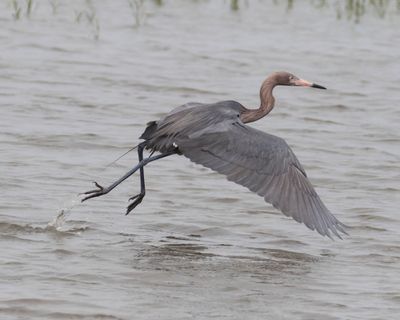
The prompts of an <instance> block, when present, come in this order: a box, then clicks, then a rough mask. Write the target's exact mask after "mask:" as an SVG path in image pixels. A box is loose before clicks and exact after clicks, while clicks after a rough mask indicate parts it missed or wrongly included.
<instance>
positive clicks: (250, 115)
mask: <svg viewBox="0 0 400 320" xmlns="http://www.w3.org/2000/svg"><path fill="white" fill-rule="evenodd" d="M276 85H277V83H276V81H275V79H274V78H271V77H269V78H267V79H266V80H265V81H264V82H263V84H262V85H261V89H260V107H259V108H258V109H247V108H244V109H243V111H242V113H241V115H240V119H241V120H242V121H243V122H244V123H249V122H253V121H257V120H258V119H261V118H263V117H265V116H266V115H267V114H268V113H270V112H271V110H272V109H273V108H274V104H275V99H274V96H273V95H272V90H273V89H274V87H275V86H276Z"/></svg>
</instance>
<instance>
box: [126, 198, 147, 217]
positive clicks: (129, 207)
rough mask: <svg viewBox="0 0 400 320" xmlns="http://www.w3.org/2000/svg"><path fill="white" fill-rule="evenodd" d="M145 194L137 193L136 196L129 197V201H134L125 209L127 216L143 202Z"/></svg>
mask: <svg viewBox="0 0 400 320" xmlns="http://www.w3.org/2000/svg"><path fill="white" fill-rule="evenodd" d="M144 196H145V193H139V194H137V195H136V196H133V197H130V198H129V200H135V201H133V202H132V203H131V204H129V206H128V208H127V209H126V214H125V215H128V214H129V212H131V211H132V210H133V209H135V208H136V207H137V206H138V205H139V204H140V203H141V202H142V200H143V198H144Z"/></svg>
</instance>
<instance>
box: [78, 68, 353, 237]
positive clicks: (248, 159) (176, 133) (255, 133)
mask: <svg viewBox="0 0 400 320" xmlns="http://www.w3.org/2000/svg"><path fill="white" fill-rule="evenodd" d="M278 85H283V86H299V87H312V88H318V89H325V87H323V86H320V85H318V84H315V83H311V82H308V81H306V80H304V79H299V78H298V77H296V76H294V75H293V74H291V73H288V72H275V73H273V74H271V75H270V76H269V77H268V78H267V79H265V81H264V82H263V84H262V85H261V89H260V107H259V108H257V109H247V108H245V107H244V106H243V105H241V104H240V103H238V102H235V101H222V102H218V103H214V104H201V103H188V104H185V105H183V106H180V107H178V108H175V109H174V110H172V111H171V112H170V113H169V114H167V115H166V116H165V117H164V118H163V119H161V120H159V121H152V122H149V123H148V125H147V128H146V129H145V131H144V132H143V134H142V136H141V137H140V138H141V139H144V141H143V142H142V143H140V144H139V145H138V146H137V147H138V159H139V163H138V164H137V165H136V166H135V167H134V168H132V169H131V170H129V171H128V172H127V173H126V174H125V175H124V176H122V177H121V178H120V179H118V180H117V181H115V182H114V183H112V184H111V185H110V186H108V187H107V188H104V187H102V186H101V185H99V184H98V183H96V182H95V185H96V187H97V189H95V190H90V191H87V192H85V194H86V195H87V196H86V197H85V198H84V199H82V201H85V200H88V199H90V198H95V197H99V196H102V195H105V194H107V193H109V192H110V191H111V190H113V189H114V188H115V187H116V186H117V185H119V184H120V183H121V182H123V181H124V180H125V179H127V178H128V177H130V176H131V175H132V174H133V173H135V172H136V171H137V170H140V193H139V194H137V195H135V196H133V197H131V198H130V200H132V202H131V203H130V204H129V205H128V208H127V211H126V214H128V213H129V212H131V211H132V210H133V209H134V208H136V206H137V205H139V204H140V203H141V202H142V200H143V198H144V196H145V194H146V188H145V179H144V167H145V166H146V165H147V164H148V163H149V162H152V161H156V160H158V159H161V158H165V157H168V156H171V155H174V154H181V155H184V156H185V157H187V158H189V159H190V160H191V161H193V162H195V163H198V164H201V165H203V166H205V167H207V168H210V169H212V170H214V171H216V172H219V173H221V174H223V175H225V176H226V177H227V178H228V180H230V181H233V182H236V183H238V184H240V185H242V186H245V187H247V188H248V189H249V190H251V191H252V192H255V193H257V194H258V195H260V196H262V197H263V198H264V199H265V201H266V202H269V203H271V204H272V205H273V206H274V207H276V208H277V209H279V210H281V211H282V212H283V213H284V214H285V215H287V216H290V217H292V218H293V219H295V220H296V221H298V222H302V223H304V224H305V225H306V226H307V227H308V228H310V229H312V230H317V231H318V232H319V233H320V234H321V235H323V236H328V237H330V238H332V234H333V235H336V236H337V237H339V238H341V236H340V233H344V234H346V232H345V230H344V227H345V225H344V224H343V223H341V222H340V221H339V220H337V219H336V218H335V217H334V216H333V215H332V213H330V211H329V210H328V209H327V208H326V207H325V205H324V204H323V203H322V201H321V199H320V198H319V196H318V195H317V193H316V192H315V190H314V188H313V187H312V185H311V183H310V181H309V180H308V178H307V175H306V173H305V171H304V169H303V167H302V166H301V164H300V162H299V161H298V160H297V158H296V156H295V155H294V153H293V151H292V150H291V149H290V147H289V146H288V145H287V144H286V142H285V141H284V140H283V139H281V138H278V137H276V136H273V135H270V134H267V133H265V132H262V131H260V130H256V129H254V128H252V127H250V126H248V125H246V124H247V123H250V122H253V121H256V120H259V119H261V118H263V117H265V116H266V115H267V114H268V113H269V112H271V110H272V109H273V107H274V103H275V99H274V97H273V95H272V90H273V89H274V87H275V86H278ZM144 149H150V150H152V151H153V152H154V151H158V152H160V154H159V155H155V156H153V152H152V153H151V155H150V156H149V157H148V158H146V159H145V158H144V156H143V151H144Z"/></svg>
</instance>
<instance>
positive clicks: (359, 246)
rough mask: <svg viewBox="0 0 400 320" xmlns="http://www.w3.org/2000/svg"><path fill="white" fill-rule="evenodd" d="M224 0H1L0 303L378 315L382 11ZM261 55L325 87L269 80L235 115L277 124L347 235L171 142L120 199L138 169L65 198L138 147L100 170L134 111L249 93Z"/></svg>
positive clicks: (391, 146) (181, 313)
mask: <svg viewBox="0 0 400 320" xmlns="http://www.w3.org/2000/svg"><path fill="white" fill-rule="evenodd" d="M50 3H53V4H56V3H59V6H58V7H57V9H56V12H53V11H52V7H51V5H50ZM91 3H92V7H91V6H90V4H91ZM240 4H241V7H240V10H237V11H231V9H230V7H229V3H228V2H224V1H212V2H211V1H209V2H206V1H174V2H172V1H170V2H167V3H165V4H163V5H162V6H157V5H156V4H155V3H154V2H145V7H144V8H142V15H141V16H142V18H141V21H140V22H141V25H140V26H135V24H136V22H135V17H134V14H132V11H131V9H130V7H129V6H128V3H127V2H124V1H119V2H116V1H93V2H83V1H58V2H57V1H52V2H48V1H35V2H34V6H33V11H32V13H31V16H30V18H28V17H26V14H25V11H23V12H22V14H21V17H20V19H18V20H15V19H14V18H13V17H12V14H13V8H12V6H10V5H9V3H8V2H2V3H1V4H0V25H1V27H2V28H0V42H1V44H2V49H1V54H0V87H1V90H0V108H1V117H0V145H1V149H0V152H1V157H0V170H1V177H2V179H1V180H2V182H1V190H2V197H1V200H0V241H1V242H0V243H1V256H0V266H1V267H0V282H1V290H0V318H1V319H27V318H29V319H191V318H194V319H210V318H217V319H223V318H226V319H266V318H269V319H318V318H324V319H397V317H398V314H399V312H400V277H399V270H400V237H399V231H398V230H399V229H400V215H399V210H398V208H399V204H400V196H399V191H400V189H399V180H400V170H399V160H400V142H399V141H400V140H399V136H400V129H399V121H400V108H399V107H400V106H399V101H400V99H399V98H400V96H399V92H398V84H399V83H400V72H399V62H398V58H399V55H400V47H399V43H400V33H399V32H398V30H400V29H399V27H400V23H399V15H397V14H387V15H386V16H385V18H383V19H381V18H379V17H377V16H376V15H375V14H373V13H372V12H367V13H366V14H365V16H363V17H362V18H361V21H360V23H354V22H353V21H351V20H346V19H341V20H337V18H336V13H335V10H334V8H331V7H325V8H321V9H317V8H315V7H311V6H309V5H295V6H294V7H293V8H292V10H290V11H289V12H287V10H286V6H285V5H273V4H272V2H269V1H264V2H261V1H260V2H255V1H254V2H253V1H252V2H250V1H249V2H248V3H247V4H245V3H241V2H240ZM22 5H25V4H24V3H23V2H22V1H21V6H22ZM86 14H87V15H86ZM93 14H94V15H93ZM79 16H80V18H79ZM87 16H90V17H91V19H92V20H91V21H90V19H88V18H87ZM85 17H86V18H85ZM78 20H79V21H78ZM96 24H98V26H99V27H98V28H97V27H96ZM96 38H98V39H97V40H96ZM275 70H287V71H291V72H293V73H294V74H296V75H298V76H300V77H304V78H306V79H309V80H311V81H315V82H317V83H320V84H321V85H324V86H327V87H328V88H329V90H326V91H322V90H321V91H319V90H305V89H304V90H302V89H298V88H296V89H294V88H277V89H276V90H275V97H276V99H277V104H276V107H275V109H274V110H273V112H272V113H271V114H270V115H269V116H268V118H265V119H263V120H260V121H259V122H257V123H256V124H254V126H255V127H257V128H259V129H262V130H265V131H268V132H269V133H272V134H276V135H279V136H281V137H283V138H285V139H286V140H287V142H288V143H289V145H291V146H292V148H293V150H294V151H295V153H296V154H297V155H298V157H299V159H300V161H301V162H302V164H303V165H304V167H305V169H306V171H307V173H308V176H309V177H310V178H311V180H312V182H313V184H314V185H315V186H316V187H317V190H318V192H319V194H320V195H321V197H322V199H323V200H324V202H325V204H326V205H327V206H328V207H329V208H330V209H331V210H332V212H334V213H335V215H336V216H337V217H338V218H339V219H340V220H341V221H343V222H344V223H345V224H347V225H349V226H350V229H349V232H350V234H351V237H347V238H346V239H345V240H343V241H334V242H333V241H331V240H329V239H326V238H322V237H320V236H319V235H318V234H317V233H315V232H312V231H310V230H308V229H307V228H306V227H305V226H303V225H300V224H298V223H296V222H294V221H293V220H291V219H288V218H286V217H284V216H283V215H281V214H279V213H278V212H277V211H276V210H274V209H273V208H272V207H271V206H270V205H267V204H265V203H264V202H263V200H262V198H259V197H257V196H255V195H253V194H251V193H250V192H248V191H247V190H246V189H244V188H242V187H240V186H237V185H234V184H232V183H229V182H227V181H226V180H225V179H224V178H223V177H222V176H220V175H218V174H215V173H212V172H211V171H209V170H207V169H204V168H202V167H199V166H196V165H194V164H192V163H191V162H189V161H188V160H186V159H184V158H182V157H171V158H166V159H163V160H160V161H157V162H156V163H152V164H150V165H149V166H148V168H146V178H147V188H148V189H147V195H146V198H145V200H144V201H143V203H142V204H141V205H140V206H139V207H137V208H136V209H135V211H134V212H132V213H131V214H130V215H128V216H124V212H125V208H126V205H127V199H128V198H129V197H130V196H131V195H133V194H136V193H137V192H138V190H139V179H138V176H137V175H136V176H135V177H133V178H131V179H130V180H128V181H127V182H125V183H124V184H122V185H121V186H120V187H118V188H117V189H115V190H114V191H113V192H112V193H110V194H109V195H107V196H105V197H102V198H98V199H94V200H91V201H88V202H87V203H84V204H82V205H81V204H80V203H79V196H77V194H78V193H79V192H83V191H86V190H88V189H91V188H92V187H93V186H92V184H91V182H92V181H93V180H96V181H98V182H99V183H102V184H108V183H111V182H112V181H114V180H115V179H116V178H117V177H119V176H121V175H122V174H123V173H125V172H126V171H127V170H129V168H130V167H131V166H132V165H133V164H134V163H135V162H136V161H137V160H136V155H135V152H133V153H131V154H129V155H127V156H126V157H125V158H123V159H122V160H120V161H119V162H118V163H117V164H116V165H114V166H110V167H106V165H107V164H108V163H109V162H111V161H112V160H113V159H115V158H116V157H117V156H118V155H120V154H122V153H123V152H125V151H126V150H127V149H129V147H131V146H133V145H135V144H136V143H137V141H138V139H137V137H138V136H139V135H140V134H141V132H142V131H143V128H144V125H145V123H146V122H148V121H150V120H155V119H157V118H159V117H160V116H161V115H162V114H164V113H166V112H168V111H169V110H170V109H172V108H173V107H175V106H178V105H180V104H183V103H185V102H188V101H200V102H213V101H219V100H225V99H235V100H237V101H239V102H241V103H243V104H244V105H247V106H254V107H256V106H257V104H258V102H259V101H258V89H259V86H260V84H261V81H262V80H263V79H264V77H265V76H266V75H267V74H269V73H270V72H272V71H275ZM62 210H63V212H64V214H63V215H61V216H60V217H58V219H57V216H58V215H59V214H60V213H61V212H62Z"/></svg>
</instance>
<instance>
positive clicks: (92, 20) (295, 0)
mask: <svg viewBox="0 0 400 320" xmlns="http://www.w3.org/2000/svg"><path fill="white" fill-rule="evenodd" d="M98 1H100V0H96V1H94V0H80V1H74V2H73V3H71V2H69V0H47V2H46V1H44V0H8V4H9V5H8V7H9V8H10V18H12V19H14V20H20V19H22V18H28V19H29V18H31V17H32V18H34V16H35V12H36V9H37V8H38V7H39V6H41V7H42V8H43V7H44V6H48V7H49V9H50V12H52V14H53V15H58V14H61V10H60V8H61V7H64V8H68V7H69V8H72V9H73V12H74V13H75V15H74V16H75V22H76V23H84V24H86V25H88V26H89V28H90V30H91V33H92V34H93V38H94V39H96V40H97V39H99V36H100V21H99V19H98V17H97V12H96V5H97V4H98ZM114 1H116V2H119V3H121V2H122V3H125V4H126V7H127V9H130V12H131V14H132V27H140V26H141V25H143V24H144V23H145V20H146V17H147V16H148V12H147V9H148V7H147V8H146V5H148V4H152V5H156V6H157V7H158V8H160V9H161V10H162V7H166V6H168V5H169V4H170V3H171V1H172V0H114ZM187 1H189V0H187ZM211 1H212V2H215V1H217V0H191V2H193V3H196V4H201V3H210V2H211ZM219 1H220V3H222V4H223V5H225V6H226V8H227V12H229V11H231V12H235V13H237V12H239V11H242V10H246V9H248V8H249V7H251V6H252V5H253V4H254V2H253V1H250V0H219ZM260 4H261V5H265V6H268V5H273V6H278V7H282V8H284V10H285V11H286V12H287V13H288V14H290V13H291V11H294V10H295V9H296V8H297V7H301V6H307V7H309V9H310V10H316V11H317V12H318V10H319V11H321V10H324V11H325V12H327V11H331V12H332V14H333V15H335V16H336V18H337V19H338V20H348V21H351V22H354V23H360V22H361V21H362V18H363V17H364V16H366V15H368V16H373V17H376V18H378V19H384V18H386V17H387V16H388V15H392V16H393V14H395V15H399V14H400V0H259V1H258V2H257V5H260ZM64 12H65V11H64Z"/></svg>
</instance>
